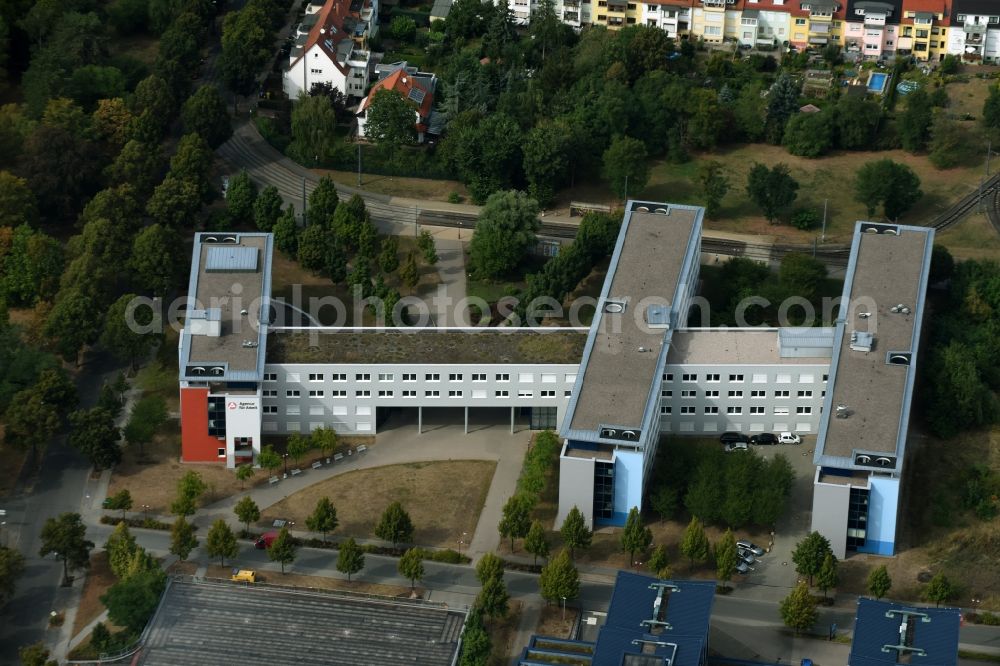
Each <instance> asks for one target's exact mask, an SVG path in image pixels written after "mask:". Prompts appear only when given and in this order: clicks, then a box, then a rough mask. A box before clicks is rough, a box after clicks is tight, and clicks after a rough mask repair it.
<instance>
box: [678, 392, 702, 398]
mask: <svg viewBox="0 0 1000 666" xmlns="http://www.w3.org/2000/svg"><path fill="white" fill-rule="evenodd" d="M681 397H682V398H687V399H690V398H697V397H698V392H697V391H681Z"/></svg>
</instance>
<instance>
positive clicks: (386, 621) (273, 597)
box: [138, 579, 465, 666]
mask: <svg viewBox="0 0 1000 666" xmlns="http://www.w3.org/2000/svg"><path fill="white" fill-rule="evenodd" d="M464 622H465V614H464V613H460V612H457V611H449V610H447V609H446V608H443V607H441V606H437V605H419V604H415V603H404V602H401V603H398V604H397V603H393V602H392V601H390V600H386V601H375V600H367V599H355V598H348V597H345V596H338V595H334V594H322V593H308V592H305V591H299V590H293V589H275V588H262V587H259V586H249V587H245V586H238V585H227V584H213V583H193V582H187V581H182V580H180V579H173V580H171V582H170V584H169V586H168V587H167V590H166V592H164V596H163V599H162V600H161V602H160V607H159V608H158V610H157V612H156V614H155V615H154V616H153V619H152V620H151V622H150V625H149V626H148V627H147V629H146V634H145V636H146V640H145V645H144V647H143V650H142V652H141V653H140V658H139V662H138V663H139V664H144V665H146V666H160V665H163V666H187V665H191V666H204V665H205V664H213V665H215V666H230V665H231V666H245V665H246V664H301V665H312V664H315V665H316V666H319V665H321V664H323V665H325V664H365V665H366V666H383V665H384V666H397V665H398V664H404V663H405V664H417V665H418V666H449V665H450V664H451V663H452V660H453V659H454V658H455V655H456V652H457V650H458V643H459V636H460V635H461V633H462V626H463V624H464Z"/></svg>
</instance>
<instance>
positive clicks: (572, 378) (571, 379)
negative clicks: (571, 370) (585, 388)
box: [566, 374, 576, 384]
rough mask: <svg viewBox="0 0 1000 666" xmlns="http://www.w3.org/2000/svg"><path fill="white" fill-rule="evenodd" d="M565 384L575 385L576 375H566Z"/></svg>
mask: <svg viewBox="0 0 1000 666" xmlns="http://www.w3.org/2000/svg"><path fill="white" fill-rule="evenodd" d="M566 383H567V384H575V383H576V375H575V374H569V375H566Z"/></svg>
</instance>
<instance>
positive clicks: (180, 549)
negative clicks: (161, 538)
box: [170, 515, 198, 562]
mask: <svg viewBox="0 0 1000 666" xmlns="http://www.w3.org/2000/svg"><path fill="white" fill-rule="evenodd" d="M197 547H198V537H196V536H195V535H194V525H192V524H191V523H189V522H188V521H187V520H185V519H184V516H183V515H181V516H177V519H176V520H175V521H174V524H173V526H172V527H171V528H170V553H171V554H173V555H176V556H177V557H179V558H180V560H181V562H183V561H184V560H186V559H187V558H188V555H190V554H191V551H192V550H194V549H195V548H197Z"/></svg>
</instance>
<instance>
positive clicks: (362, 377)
mask: <svg viewBox="0 0 1000 666" xmlns="http://www.w3.org/2000/svg"><path fill="white" fill-rule="evenodd" d="M371 380H372V376H371V373H369V372H359V373H357V374H355V375H354V381H356V382H370V381H371Z"/></svg>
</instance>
